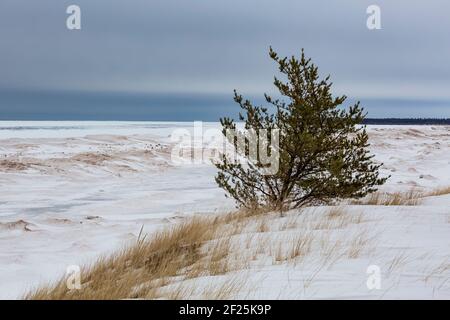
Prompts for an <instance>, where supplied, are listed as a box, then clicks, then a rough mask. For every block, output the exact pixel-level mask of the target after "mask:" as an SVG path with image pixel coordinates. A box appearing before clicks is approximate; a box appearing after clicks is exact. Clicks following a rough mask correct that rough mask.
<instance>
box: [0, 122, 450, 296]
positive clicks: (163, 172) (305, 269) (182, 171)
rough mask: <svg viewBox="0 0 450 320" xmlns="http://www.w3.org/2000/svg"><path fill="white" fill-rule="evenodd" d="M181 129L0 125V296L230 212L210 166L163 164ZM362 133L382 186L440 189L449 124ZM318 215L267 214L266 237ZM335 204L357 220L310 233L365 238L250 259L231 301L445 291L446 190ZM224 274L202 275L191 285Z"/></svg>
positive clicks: (447, 161) (448, 251) (448, 282)
mask: <svg viewBox="0 0 450 320" xmlns="http://www.w3.org/2000/svg"><path fill="white" fill-rule="evenodd" d="M183 128H185V129H187V130H189V131H190V132H191V131H192V123H174V122H26V121H20V122H19V121H0V298H3V299H5V298H13V299H15V298H20V297H21V296H22V295H23V294H24V293H25V292H26V291H27V290H29V289H30V288H32V287H35V286H37V285H39V284H42V283H45V282H48V281H52V280H55V279H57V278H59V277H60V276H61V275H63V274H64V273H65V270H66V268H67V267H68V266H70V265H73V264H78V265H79V264H84V263H88V262H92V261H93V260H95V258H97V257H99V256H100V255H102V254H107V253H109V252H112V251H113V250H116V249H118V248H120V247H121V246H122V245H124V244H127V243H129V242H130V241H135V240H136V238H137V236H138V234H139V231H140V229H141V227H142V226H143V227H144V232H146V233H152V232H154V231H155V230H156V229H158V228H160V227H162V226H164V225H167V224H170V223H176V222H178V221H180V220H181V219H184V218H185V217H188V216H191V215H195V214H214V213H221V212H229V211H230V210H233V208H234V203H233V202H232V201H231V200H229V199H226V198H225V197H224V193H223V191H222V190H221V189H219V188H218V187H217V186H216V184H215V181H214V175H215V173H216V169H215V168H214V167H213V166H212V165H211V164H210V163H208V162H206V163H202V164H195V165H194V164H184V165H182V166H179V165H178V166H177V165H174V164H173V163H172V161H171V157H170V152H171V147H172V146H173V144H172V142H171V140H170V135H171V134H172V133H173V132H174V130H176V129H183ZM203 128H204V129H205V130H206V129H208V128H219V124H217V123H206V124H205V123H204V124H203ZM368 132H369V135H370V142H371V146H370V148H371V151H372V152H373V153H374V154H375V160H376V161H380V162H383V163H384V167H383V170H382V174H383V175H388V174H390V175H391V178H390V179H389V181H388V183H387V184H386V185H384V186H383V187H382V190H383V191H386V192H397V191H399V192H407V191H409V190H411V189H412V188H414V189H416V190H421V191H430V190H433V189H436V188H439V187H446V186H450V127H448V126H368ZM310 209H311V210H313V209H314V210H315V211H314V214H312V213H310V212H309V211H308V210H310ZM326 210H327V208H325V207H321V208H309V209H307V210H303V211H293V212H290V213H289V214H288V215H287V217H284V218H282V217H280V216H279V215H276V214H274V215H272V216H270V223H269V225H270V230H269V231H268V232H267V235H268V236H269V237H273V238H274V239H275V238H277V237H280V236H283V237H284V236H294V237H295V236H296V235H298V234H301V233H302V232H305V228H306V227H305V225H304V224H301V223H300V224H297V225H296V226H295V227H293V228H290V229H289V230H287V231H286V230H284V231H282V232H280V231H279V230H280V229H283V228H279V227H280V226H282V225H285V224H286V221H287V220H286V219H292V216H293V217H299V218H300V219H305V218H304V217H307V216H308V215H310V216H311V219H320V216H321V215H323V214H325V213H324V212H325V211H326ZM345 210H346V212H348V214H350V215H352V214H353V215H357V214H360V215H361V216H363V219H362V220H363V222H362V223H358V224H348V225H345V226H343V227H342V228H339V229H338V230H333V232H329V233H326V230H320V229H319V230H316V229H315V231H314V232H318V233H323V234H320V236H321V237H322V236H324V237H325V236H326V237H331V238H333V237H336V239H337V241H338V240H339V239H341V240H342V239H343V238H342V237H347V236H349V235H351V234H357V233H364V234H365V236H368V237H369V238H371V239H372V240H373V241H372V243H371V244H370V246H369V247H368V248H366V249H367V250H366V249H365V252H363V253H361V254H360V255H358V257H356V258H355V257H353V258H351V257H349V256H346V255H344V256H343V257H340V258H339V259H337V258H336V261H335V262H334V263H333V264H330V265H324V264H323V263H322V262H320V261H319V259H316V258H314V255H312V257H311V258H310V259H306V260H305V261H304V262H303V263H301V264H295V263H294V264H292V263H288V262H286V263H276V264H274V263H271V262H270V261H266V260H267V259H263V258H261V259H260V260H257V261H255V263H254V264H253V263H252V264H250V266H247V267H246V269H245V270H241V271H236V272H234V273H233V274H232V275H228V277H231V276H233V277H241V278H242V279H243V280H242V281H243V283H244V282H245V285H244V284H243V286H242V287H243V288H242V290H241V291H240V292H239V293H238V294H236V296H235V297H236V298H254V299H277V298H283V299H316V298H326V299H380V298H383V299H408V298H418V299H449V298H450V195H449V194H447V195H441V196H435V197H427V198H426V199H425V200H424V201H423V202H422V203H421V204H419V205H417V206H367V205H366V206H362V205H346V206H345ZM289 217H291V218H289ZM316 217H317V218H316ZM304 221H305V220H304ZM246 236H248V235H243V236H242V241H244V237H246ZM344 242H345V241H344ZM366 251H367V252H366ZM373 265H375V266H378V267H379V268H380V270H381V282H380V283H381V287H380V288H379V289H369V288H368V287H367V280H368V278H369V277H370V274H368V273H367V268H368V267H369V266H373ZM226 280H227V275H226V276H222V277H215V278H214V279H213V278H212V277H203V278H200V279H196V280H195V281H196V282H195V286H200V287H201V286H208V285H210V283H211V282H212V281H219V282H220V281H226Z"/></svg>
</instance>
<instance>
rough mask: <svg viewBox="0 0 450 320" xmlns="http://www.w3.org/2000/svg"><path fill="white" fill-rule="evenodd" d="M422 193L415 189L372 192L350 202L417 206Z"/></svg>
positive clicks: (422, 195)
mask: <svg viewBox="0 0 450 320" xmlns="http://www.w3.org/2000/svg"><path fill="white" fill-rule="evenodd" d="M423 197H424V194H423V193H422V192H420V191H417V190H414V189H413V190H410V191H408V192H394V193H380V192H374V193H371V194H370V195H368V196H367V197H366V198H363V199H360V200H353V201H351V202H350V203H351V204H356V205H372V206H417V205H419V204H420V203H421V200H422V198H423Z"/></svg>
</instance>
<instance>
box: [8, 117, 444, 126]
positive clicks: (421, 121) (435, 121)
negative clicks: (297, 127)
mask: <svg viewBox="0 0 450 320" xmlns="http://www.w3.org/2000/svg"><path fill="white" fill-rule="evenodd" d="M15 121H20V122H100V123H101V122H161V123H168V124H169V123H184V122H187V123H190V122H194V121H201V120H192V121H191V120H178V121H176V120H134V119H130V120H127V119H121V120H110V119H105V120H92V119H59V120H55V119H48V120H46V119H35V120H33V119H1V118H0V122H15ZM202 122H204V123H214V122H217V123H218V122H219V121H202ZM363 124H368V125H450V118H442V119H441V118H366V119H364V121H363Z"/></svg>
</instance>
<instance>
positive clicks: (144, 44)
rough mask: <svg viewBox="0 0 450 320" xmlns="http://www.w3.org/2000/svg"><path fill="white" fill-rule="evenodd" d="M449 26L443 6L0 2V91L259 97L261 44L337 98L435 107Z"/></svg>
mask: <svg viewBox="0 0 450 320" xmlns="http://www.w3.org/2000/svg"><path fill="white" fill-rule="evenodd" d="M70 4H77V5H79V6H80V7H81V13H82V16H81V24H82V25H81V27H82V29H81V30H77V31H70V30H68V29H67V28H66V18H67V16H68V15H67V14H66V12H65V11H66V8H67V6H69V5H70ZM370 4H378V5H379V6H380V8H381V26H382V29H381V30H368V29H367V27H366V19H367V14H366V8H367V7H368V5H370ZM449 16H450V1H448V0H429V1H424V0H422V1H420V0H419V1H414V0H389V1H387V0H384V1H375V0H371V1H365V0H341V1H330V0H327V1H324V0H307V1H300V0H277V1H275V0H272V1H267V0H227V1H216V0H177V1H175V0H161V1H160V0H126V1H125V0H122V1H117V0H72V1H62V0H34V1H30V0H1V2H0V90H2V91H5V90H19V91H23V90H25V91H26V90H50V91H52V90H55V91H58V90H60V91H65V90H71V91H85V90H86V91H102V92H104V91H106V92H108V91H115V92H118V91H120V92H131V93H132V92H140V93H142V92H154V93H161V92H166V93H167V92H169V93H171V92H178V93H180V92H189V93H230V92H231V91H232V90H233V89H234V88H237V89H239V90H240V91H242V92H244V93H248V94H258V93H260V92H271V91H272V90H273V89H272V78H273V75H274V74H275V72H276V69H275V67H274V65H273V63H272V62H271V60H270V59H269V58H268V54H267V51H268V47H269V45H272V46H273V48H274V49H275V50H276V51H278V52H279V54H280V55H292V54H298V52H299V51H300V49H301V48H305V51H306V54H307V55H309V56H311V57H312V58H313V61H314V62H315V63H316V64H317V65H318V66H319V70H320V71H321V73H322V74H331V76H332V80H333V82H334V84H335V87H334V88H335V92H336V93H339V94H343V93H345V94H347V95H348V96H350V97H355V98H358V99H360V98H399V99H405V98H408V99H411V98H412V99H416V98H417V99H444V100H446V99H450V90H449V88H450V18H449Z"/></svg>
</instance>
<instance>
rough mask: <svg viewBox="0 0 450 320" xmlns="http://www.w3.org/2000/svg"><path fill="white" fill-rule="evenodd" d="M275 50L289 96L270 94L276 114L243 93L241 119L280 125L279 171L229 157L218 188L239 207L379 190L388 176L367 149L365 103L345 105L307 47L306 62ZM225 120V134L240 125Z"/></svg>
mask: <svg viewBox="0 0 450 320" xmlns="http://www.w3.org/2000/svg"><path fill="white" fill-rule="evenodd" d="M269 54H270V57H271V58H272V59H273V60H274V61H275V62H276V63H277V64H278V68H279V71H280V73H281V74H282V76H283V78H284V81H283V80H280V79H279V78H276V77H275V79H274V85H275V86H276V88H277V89H278V90H279V92H280V94H281V96H283V97H284V98H285V99H282V100H280V99H272V98H271V97H270V96H268V95H265V98H266V101H267V103H268V104H270V105H272V106H273V107H274V108H273V109H274V110H275V111H274V112H273V113H271V112H269V111H268V108H264V107H260V106H254V105H253V104H252V103H251V102H250V101H249V100H244V99H243V97H242V96H241V95H239V94H238V93H237V92H236V91H235V95H234V100H235V101H236V102H237V103H238V104H239V105H240V107H241V109H242V110H241V113H240V114H239V115H240V117H239V119H240V120H241V121H243V122H244V123H245V128H246V129H250V128H252V129H254V130H256V131H257V132H259V131H260V130H261V129H269V130H270V129H273V128H278V129H279V130H280V131H279V145H278V152H279V164H278V165H279V170H278V171H277V172H276V173H275V174H271V175H267V174H265V171H264V167H263V166H262V165H261V163H260V162H259V161H252V160H251V159H248V161H247V163H244V164H242V163H238V162H236V161H230V159H228V158H227V156H226V155H225V154H222V155H221V159H220V161H219V162H217V163H215V165H216V167H217V168H218V170H219V171H218V174H217V176H216V182H217V183H218V185H219V186H220V187H222V188H223V189H225V190H226V191H227V194H228V196H231V197H232V198H234V199H235V200H236V201H237V203H238V205H239V206H242V207H247V208H255V207H269V208H272V209H277V210H285V209H289V208H298V207H301V206H306V205H316V204H323V203H330V202H332V201H333V200H339V199H344V198H361V197H364V196H366V195H367V194H369V193H372V192H374V191H376V190H377V189H376V186H378V185H381V184H383V183H385V181H386V180H387V178H388V177H386V178H380V177H379V168H380V167H381V164H375V163H374V162H373V161H372V158H373V155H371V154H370V153H369V151H368V149H367V147H368V146H369V144H368V134H367V132H366V128H365V126H362V125H360V124H361V123H362V121H363V119H364V117H365V114H364V113H363V109H362V108H361V107H360V106H359V102H358V103H356V104H355V105H353V106H350V107H349V108H347V109H344V108H338V107H339V106H340V105H342V104H343V103H344V102H345V100H346V96H340V97H333V96H332V94H331V85H332V83H331V82H330V81H329V79H330V77H329V76H328V77H326V78H325V79H322V80H320V79H319V73H318V68H317V67H316V66H315V65H314V64H313V63H312V62H311V59H308V58H306V57H305V54H304V51H303V50H302V52H301V57H300V59H296V58H295V57H294V56H292V57H291V58H290V59H288V58H280V57H278V55H277V53H276V52H274V51H273V50H272V48H270V51H269ZM220 121H221V124H222V129H223V133H224V134H225V132H226V131H227V130H228V129H232V130H235V129H236V123H235V122H234V121H233V120H232V119H230V118H223V119H220ZM231 142H234V143H235V141H231ZM273 150H274V149H272V151H273ZM247 151H248V150H247ZM242 155H244V156H246V155H247V154H246V153H245V152H243V153H242ZM247 158H248V157H247Z"/></svg>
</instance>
